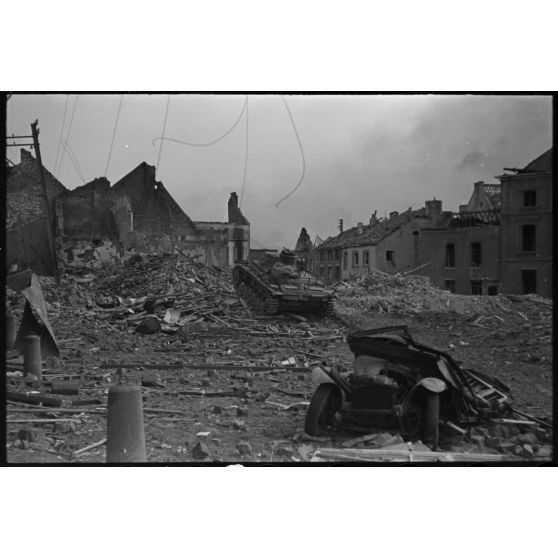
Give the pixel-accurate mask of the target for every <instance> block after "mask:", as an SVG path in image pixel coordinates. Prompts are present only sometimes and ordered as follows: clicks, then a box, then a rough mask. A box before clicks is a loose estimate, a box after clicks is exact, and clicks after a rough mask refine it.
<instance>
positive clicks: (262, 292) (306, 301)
mask: <svg viewBox="0 0 558 558" xmlns="http://www.w3.org/2000/svg"><path fill="white" fill-rule="evenodd" d="M233 282H234V286H235V288H236V290H237V292H238V294H239V295H240V296H241V297H242V298H244V299H245V300H246V302H247V303H248V305H249V306H250V308H252V309H253V310H254V311H255V312H257V313H259V314H268V315H273V314H281V313H285V312H293V313H296V314H316V315H320V316H324V315H331V314H333V313H334V307H333V291H331V290H329V289H325V288H324V287H322V286H320V285H319V284H318V282H317V280H316V279H315V278H313V277H311V276H309V275H306V276H305V277H304V278H299V279H297V280H292V281H289V282H287V283H281V284H280V283H278V282H277V281H276V280H275V279H274V277H273V276H272V275H271V274H270V272H269V270H266V269H265V268H263V267H261V266H259V265H258V264H256V263H254V262H237V264H236V265H235V267H234V270H233Z"/></svg>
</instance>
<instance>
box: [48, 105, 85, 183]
mask: <svg viewBox="0 0 558 558" xmlns="http://www.w3.org/2000/svg"><path fill="white" fill-rule="evenodd" d="M78 99H79V95H76V99H75V101H74V108H73V109H72V115H71V116H70V123H69V124H68V131H67V132H66V139H65V142H66V143H68V140H69V139H70V132H71V131H72V123H73V122H74V115H75V113H76V106H77V103H78ZM65 153H66V151H63V152H62V157H60V164H59V166H58V171H56V169H54V176H55V177H56V178H58V173H59V172H60V171H61V170H62V163H63V161H64V154H65Z"/></svg>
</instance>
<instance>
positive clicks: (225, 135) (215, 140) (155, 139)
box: [152, 95, 248, 147]
mask: <svg viewBox="0 0 558 558" xmlns="http://www.w3.org/2000/svg"><path fill="white" fill-rule="evenodd" d="M247 104H248V95H246V99H245V100H244V105H243V106H242V110H241V111H240V114H239V115H238V118H237V119H236V121H235V123H234V124H233V125H232V126H231V127H230V128H229V129H228V130H227V131H226V132H225V133H224V134H223V135H221V136H219V137H218V138H217V139H214V140H212V141H209V142H207V143H193V142H190V141H183V140H178V139H174V138H167V137H165V136H162V137H158V138H153V141H152V144H153V145H155V142H156V141H157V140H159V141H161V142H163V141H173V142H175V143H181V144H183V145H189V146H191V147H209V146H210V145H214V144H216V143H217V142H219V141H221V140H222V139H224V138H226V137H227V136H228V135H229V134H230V133H231V132H232V131H233V130H234V129H235V128H236V126H237V125H238V123H239V122H240V119H241V118H242V115H243V114H244V111H245V110H246V105H247Z"/></svg>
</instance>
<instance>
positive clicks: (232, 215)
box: [229, 192, 238, 223]
mask: <svg viewBox="0 0 558 558" xmlns="http://www.w3.org/2000/svg"><path fill="white" fill-rule="evenodd" d="M237 216H238V196H237V195H236V192H232V193H231V197H230V198H229V222H230V223H234V221H235V220H236V217H237Z"/></svg>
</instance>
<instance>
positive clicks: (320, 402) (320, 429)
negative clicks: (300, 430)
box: [304, 383, 341, 436]
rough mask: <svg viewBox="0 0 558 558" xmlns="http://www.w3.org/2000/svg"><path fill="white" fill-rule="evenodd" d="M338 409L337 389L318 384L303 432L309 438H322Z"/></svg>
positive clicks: (338, 393) (338, 397) (339, 397)
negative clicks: (308, 435)
mask: <svg viewBox="0 0 558 558" xmlns="http://www.w3.org/2000/svg"><path fill="white" fill-rule="evenodd" d="M340 408H341V392H340V391H339V388H338V387H337V386H336V385H335V384H329V383H327V384H320V385H319V386H318V388H317V389H316V391H315V392H314V395H313V396H312V399H311V401H310V406H309V407H308V412H307V413H306V422H305V423H304V431H305V432H306V433H307V434H310V436H323V435H324V434H325V432H326V428H327V427H328V426H329V425H330V424H332V422H333V418H334V416H335V413H336V412H337V411H338V410H339V409H340Z"/></svg>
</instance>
